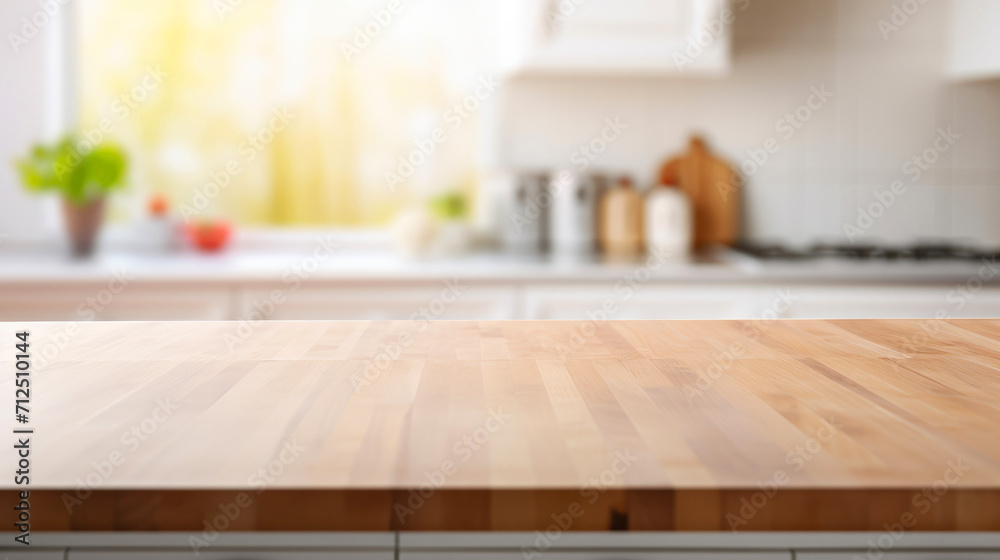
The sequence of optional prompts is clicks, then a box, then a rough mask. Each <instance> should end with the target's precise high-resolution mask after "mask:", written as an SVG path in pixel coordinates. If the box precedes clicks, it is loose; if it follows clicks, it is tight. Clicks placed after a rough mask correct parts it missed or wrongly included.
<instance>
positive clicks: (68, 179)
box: [15, 135, 128, 205]
mask: <svg viewBox="0 0 1000 560" xmlns="http://www.w3.org/2000/svg"><path fill="white" fill-rule="evenodd" d="M90 146H91V145H90V144H89V143H88V142H81V141H80V139H79V138H78V137H75V136H74V135H67V136H66V137H64V138H62V139H61V140H59V141H58V142H56V143H55V144H49V145H46V144H35V145H34V146H32V147H31V149H30V150H29V152H28V155H27V156H25V157H23V158H21V159H19V160H17V161H16V162H15V166H16V168H17V170H18V173H20V175H21V181H22V182H23V183H24V186H25V187H26V188H27V189H28V190H29V191H50V190H54V191H59V192H60V193H61V194H62V195H63V196H64V197H65V198H66V199H67V200H69V201H70V202H72V203H74V204H77V205H80V204H83V203H85V202H87V201H90V200H93V199H95V198H100V197H101V196H104V195H105V194H106V193H108V192H110V191H112V190H114V189H118V188H121V187H123V186H124V179H125V171H126V169H127V168H128V159H127V157H126V155H125V152H124V151H123V150H122V149H121V148H120V147H119V146H118V145H116V144H113V143H110V142H105V143H102V144H100V145H98V146H96V147H90Z"/></svg>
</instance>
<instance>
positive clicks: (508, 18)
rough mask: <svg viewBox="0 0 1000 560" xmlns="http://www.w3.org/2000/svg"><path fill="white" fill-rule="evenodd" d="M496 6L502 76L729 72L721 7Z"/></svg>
mask: <svg viewBox="0 0 1000 560" xmlns="http://www.w3.org/2000/svg"><path fill="white" fill-rule="evenodd" d="M500 6H501V12H500V13H499V15H498V17H497V20H498V21H499V22H500V24H501V26H500V32H499V33H500V35H501V36H502V38H503V39H504V41H503V45H504V49H503V50H502V52H501V60H502V61H503V68H504V69H505V70H506V71H508V72H510V73H522V72H530V73H577V74H578V73H614V74H621V73H654V74H668V75H669V74H680V73H683V72H686V73H689V74H690V73H699V74H711V75H721V74H724V73H726V72H727V71H728V70H729V66H730V35H731V26H730V25H728V24H729V23H732V21H733V20H734V19H735V17H736V15H735V12H734V11H733V10H732V9H730V8H729V7H728V3H727V2H726V0H587V1H586V2H582V1H572V2H571V1H566V2H558V1H555V0H505V1H504V2H501V3H500ZM692 45H693V46H692ZM691 49H696V50H695V51H692V50H691ZM679 56H685V57H686V58H685V61H686V64H683V65H682V64H680V63H679V62H678V57H679Z"/></svg>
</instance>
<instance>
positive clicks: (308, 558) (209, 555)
mask: <svg viewBox="0 0 1000 560" xmlns="http://www.w3.org/2000/svg"><path fill="white" fill-rule="evenodd" d="M392 557H393V554H392V551H389V550H387V551H384V552H375V551H372V552H286V551H280V550H276V551H272V552H258V551H253V552H249V551H231V552H226V551H205V550H204V549H203V550H200V551H199V553H198V554H197V555H195V553H194V552H193V551H191V550H185V551H177V552H168V551H149V552H143V551H141V550H136V551H128V552H124V551H100V550H88V551H86V552H83V551H81V552H76V551H73V550H70V552H69V555H68V556H67V557H66V558H67V560H195V559H197V560H392ZM60 558H62V557H61V556H60Z"/></svg>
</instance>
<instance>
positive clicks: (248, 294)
mask: <svg viewBox="0 0 1000 560" xmlns="http://www.w3.org/2000/svg"><path fill="white" fill-rule="evenodd" d="M275 290H277V293H276V292H275ZM239 313H240V314H239V318H241V319H243V318H251V317H259V316H261V315H263V316H264V318H265V319H274V320H288V321H302V320H390V319H398V320H405V319H410V318H411V317H413V316H414V315H416V316H418V317H425V318H428V319H445V320H476V321H502V320H508V319H517V318H519V317H518V315H519V314H518V312H517V297H516V290H515V289H513V288H495V287H483V286H477V285H474V284H468V283H465V282H459V283H457V284H456V283H454V282H450V281H449V282H437V283H428V284H417V285H406V286H391V285H390V286H385V287H381V286H379V287H365V286H341V285H330V286H329V287H313V286H310V287H302V288H300V289H297V290H289V289H287V288H286V289H282V288H281V287H275V288H273V289H268V288H264V287H262V288H255V289H248V290H245V291H244V292H243V295H242V298H241V303H240V311H239Z"/></svg>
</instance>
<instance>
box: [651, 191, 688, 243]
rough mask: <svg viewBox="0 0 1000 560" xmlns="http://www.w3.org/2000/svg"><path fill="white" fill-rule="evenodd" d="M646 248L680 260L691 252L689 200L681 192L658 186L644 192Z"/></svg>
mask: <svg viewBox="0 0 1000 560" xmlns="http://www.w3.org/2000/svg"><path fill="white" fill-rule="evenodd" d="M645 207H646V208H645V214H646V216H645V220H643V223H644V224H645V228H646V232H645V233H646V236H645V237H646V247H647V248H648V249H649V252H650V253H653V254H656V255H663V256H665V257H667V258H675V259H684V258H687V256H688V254H689V253H690V252H691V201H690V200H688V197H687V195H686V194H684V191H682V190H681V189H679V188H677V187H672V186H669V185H658V186H655V187H653V188H652V189H650V191H649V193H648V194H647V195H646V203H645Z"/></svg>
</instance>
